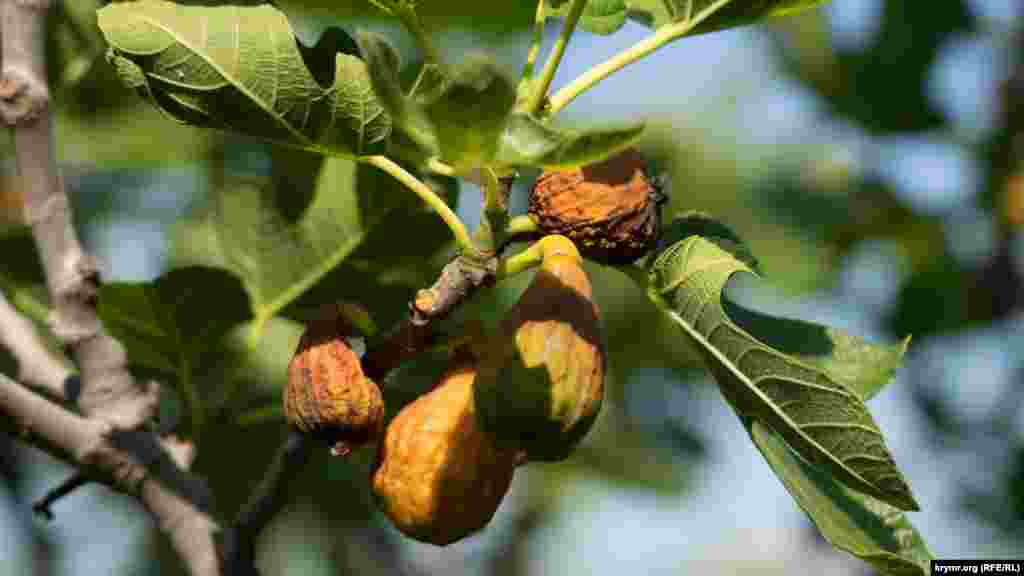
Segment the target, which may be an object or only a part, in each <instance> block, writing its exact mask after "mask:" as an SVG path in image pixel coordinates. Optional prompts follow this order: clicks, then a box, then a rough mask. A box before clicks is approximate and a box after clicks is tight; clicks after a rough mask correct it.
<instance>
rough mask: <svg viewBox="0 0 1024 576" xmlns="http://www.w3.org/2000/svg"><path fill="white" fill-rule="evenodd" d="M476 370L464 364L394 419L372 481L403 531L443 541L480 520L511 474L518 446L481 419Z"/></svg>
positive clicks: (496, 503)
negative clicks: (500, 438)
mask: <svg viewBox="0 0 1024 576" xmlns="http://www.w3.org/2000/svg"><path fill="white" fill-rule="evenodd" d="M475 375H476V373H475V371H474V369H473V368H472V366H471V365H468V364H466V365H463V366H462V367H460V368H456V369H454V370H452V371H449V372H448V373H446V374H445V375H444V376H443V377H442V378H441V380H440V382H439V383H438V384H437V385H436V386H435V387H434V389H433V390H431V391H430V392H428V393H426V394H424V395H423V396H420V397H419V398H417V399H416V400H414V401H412V402H411V403H409V404H408V405H406V406H405V407H404V408H402V410H401V411H399V413H398V415H396V416H395V418H394V419H393V420H392V421H391V423H390V424H389V425H388V427H387V431H386V432H385V434H384V440H383V441H382V442H381V443H380V447H379V451H378V454H377V462H376V465H375V466H374V471H373V477H372V485H373V492H374V494H375V495H376V497H377V502H378V504H379V506H380V507H381V509H382V510H383V511H384V513H385V514H386V515H387V516H388V518H390V519H391V521H392V523H393V524H394V525H395V526H396V527H397V528H398V529H399V530H401V531H402V532H403V533H404V534H406V535H408V536H410V537H412V538H415V539H417V540H420V541H423V542H429V543H432V544H437V545H439V546H443V545H446V544H450V543H452V542H455V541H457V540H460V539H462V538H464V537H466V536H468V535H469V534H472V533H473V532H476V531H477V530H480V529H481V528H483V527H484V526H485V525H486V524H487V523H488V522H489V521H490V520H491V518H492V517H493V516H494V513H495V511H496V510H497V509H498V506H499V505H500V504H501V500H502V498H504V496H505V493H506V492H507V491H508V487H509V484H510V483H511V482H512V475H513V472H514V471H515V468H516V464H517V455H516V454H515V453H514V452H508V451H503V450H499V449H498V448H497V447H496V446H495V444H494V441H493V439H492V438H490V437H489V436H488V435H487V434H485V433H484V432H483V431H482V430H481V429H480V427H479V426H478V425H477V421H476V417H475V415H474V406H473V381H474V378H475Z"/></svg>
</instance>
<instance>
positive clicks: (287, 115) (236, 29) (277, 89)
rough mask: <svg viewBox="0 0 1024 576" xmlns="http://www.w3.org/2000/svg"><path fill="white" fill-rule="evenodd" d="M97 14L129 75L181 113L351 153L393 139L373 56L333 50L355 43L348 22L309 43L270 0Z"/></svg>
mask: <svg viewBox="0 0 1024 576" xmlns="http://www.w3.org/2000/svg"><path fill="white" fill-rule="evenodd" d="M97 18H98V24H99V28H100V30H101V31H102V32H103V35H104V36H105V37H106V40H107V42H108V43H109V44H110V48H109V50H108V52H107V59H108V61H109V62H110V63H111V65H112V66H113V67H114V68H115V69H116V70H117V72H118V75H119V76H120V77H121V78H122V80H123V81H124V83H125V84H126V85H127V86H129V87H131V88H134V89H135V90H136V91H137V92H138V93H139V94H140V95H141V96H142V97H143V98H145V99H146V100H148V101H149V102H150V103H152V104H153V105H155V106H156V107H157V108H158V109H159V110H161V111H162V112H163V113H165V114H166V115H167V116H169V117H170V118H172V119H173V120H175V121H177V122H180V123H183V124H190V125H193V126H199V127H205V128H214V129H218V130H225V131H232V132H238V133H242V134H247V135H250V136H255V137H258V138H263V139H266V140H270V141H273V142H275V143H278V144H282V145H287V146H293V147H297V148H303V149H307V150H314V151H319V152H322V153H328V154H336V155H342V156H349V157H353V156H363V155H371V154H378V153H380V152H382V151H384V149H385V148H386V146H387V142H388V138H389V135H390V134H391V119H390V117H389V116H388V115H387V114H386V113H385V112H384V108H383V107H382V106H381V104H380V103H379V102H378V101H377V100H376V98H375V96H374V91H373V89H372V87H371V84H370V78H369V75H368V73H367V69H366V65H365V64H364V63H363V61H362V60H360V59H359V58H358V57H357V56H354V55H352V54H347V53H343V52H341V51H335V52H334V53H333V57H331V56H332V54H327V55H326V57H325V54H324V52H327V51H333V50H331V49H332V48H333V49H334V50H339V49H340V48H341V47H343V46H344V45H345V43H344V42H339V41H338V36H339V35H342V36H345V35H344V33H342V32H340V31H334V32H332V33H330V34H325V36H324V37H323V38H322V42H321V43H320V44H318V46H317V47H315V48H312V49H306V48H305V47H303V46H302V45H301V44H299V42H298V41H297V40H296V38H295V34H294V32H293V31H292V28H291V26H290V25H289V23H288V19H287V18H286V17H285V15H284V13H282V12H281V11H280V10H278V9H277V8H275V7H273V6H271V5H270V4H261V5H257V6H230V5H224V6H185V5H181V4H176V3H172V2H165V1H162V0H139V1H138V2H124V3H115V4H111V5H109V6H106V7H104V8H102V9H101V10H99V11H98V12H97ZM307 57H308V58H307ZM307 60H308V62H307ZM309 65H312V66H313V68H312V69H311V68H309V67H308V66H309ZM321 82H323V83H324V85H322V84H321Z"/></svg>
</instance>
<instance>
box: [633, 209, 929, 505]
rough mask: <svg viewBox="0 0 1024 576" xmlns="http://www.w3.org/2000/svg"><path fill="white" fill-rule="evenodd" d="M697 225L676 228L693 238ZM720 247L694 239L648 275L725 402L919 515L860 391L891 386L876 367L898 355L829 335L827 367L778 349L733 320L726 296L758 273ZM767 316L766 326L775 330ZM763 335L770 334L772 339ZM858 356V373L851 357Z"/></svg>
mask: <svg viewBox="0 0 1024 576" xmlns="http://www.w3.org/2000/svg"><path fill="white" fill-rule="evenodd" d="M688 224H689V219H688V218H681V219H678V220H676V221H675V222H673V224H672V226H670V228H671V229H676V230H679V229H685V228H686V227H687V226H688ZM715 240H717V238H714V237H711V238H705V237H702V236H696V235H693V236H687V237H684V238H683V239H682V240H678V241H676V242H675V243H674V244H672V245H670V246H668V247H666V248H664V249H663V250H662V251H661V253H660V254H659V255H658V256H657V258H655V259H654V260H653V262H652V263H651V264H650V266H649V268H648V278H649V279H648V281H649V286H648V294H649V296H650V297H651V299H652V300H653V301H654V302H655V303H656V304H658V305H659V306H660V307H661V308H662V309H663V311H664V312H665V313H666V314H668V316H669V317H670V318H671V319H672V320H673V321H674V322H675V324H676V325H677V326H679V327H680V328H681V329H682V331H683V334H684V335H685V337H686V338H687V339H688V340H689V341H691V342H692V343H693V344H694V345H695V347H696V348H697V349H698V350H699V351H700V352H701V354H702V356H703V358H704V360H705V364H706V366H707V367H708V369H709V370H710V371H711V373H712V374H713V375H714V376H715V379H716V380H717V382H718V384H719V389H720V390H721V391H722V395H723V396H724V397H725V398H726V400H727V401H728V402H729V403H730V405H731V406H732V407H733V409H734V410H736V412H737V413H738V414H740V415H741V416H743V417H745V418H750V419H753V420H757V421H760V422H763V423H764V424H766V425H767V426H769V427H770V428H772V429H773V430H775V431H776V432H777V433H778V434H780V435H781V436H782V437H783V438H785V440H786V442H787V443H788V444H789V445H790V446H791V447H792V448H793V449H794V450H795V451H796V452H797V453H798V454H799V455H800V457H802V458H804V459H805V460H807V461H808V462H810V463H812V464H814V465H816V466H819V467H822V468H823V469H826V470H828V471H829V472H830V473H831V474H832V475H833V476H835V477H836V478H837V479H838V480H839V481H841V482H843V483H844V484H846V485H848V486H850V487H851V488H854V489H856V490H858V491H861V492H864V493H866V494H868V495H871V496H873V497H875V498H878V499H880V500H883V501H885V502H888V503H890V504H892V505H893V506H896V507H898V508H900V509H903V510H917V509H918V505H917V502H916V501H915V500H914V497H913V495H912V494H911V491H910V487H909V486H908V485H907V483H906V481H905V480H904V479H903V476H902V474H900V472H899V470H898V469H897V468H896V464H895V462H894V461H893V459H892V456H891V455H890V453H889V451H888V448H887V447H886V446H885V442H884V439H883V437H882V433H881V431H880V430H879V429H878V426H877V425H876V424H875V421H874V419H873V418H872V417H871V414H870V413H869V412H868V410H867V407H866V406H865V405H864V402H863V399H862V396H861V395H860V393H859V392H857V391H855V390H859V389H860V388H859V387H864V388H873V387H875V386H876V384H875V383H876V382H877V381H878V380H883V381H887V380H888V376H889V374H891V370H890V369H888V368H883V369H881V373H879V370H878V369H877V368H875V367H874V366H873V365H872V364H871V363H870V362H868V361H866V360H867V359H868V358H869V357H870V355H871V354H877V355H881V356H884V355H886V354H889V353H890V352H887V351H886V350H885V349H884V348H871V347H870V345H867V344H865V343H863V342H859V341H857V340H854V339H851V338H847V337H842V338H837V337H835V334H837V333H836V332H832V333H829V332H828V331H824V330H823V331H822V333H821V334H818V336H819V337H820V338H821V339H822V343H823V345H824V346H825V349H824V354H819V356H824V357H825V359H824V360H821V361H818V362H813V361H808V360H807V356H811V354H809V351H808V350H805V351H804V354H803V355H800V354H797V355H791V354H787V353H785V352H784V351H780V350H778V349H776V348H773V347H772V346H770V345H769V344H767V343H766V342H764V341H762V340H760V339H758V338H757V337H755V336H754V335H752V334H750V333H749V332H747V331H746V330H745V329H744V328H743V327H742V326H741V324H744V323H746V324H748V325H749V322H745V321H744V320H741V322H740V323H739V324H738V323H737V322H736V321H735V320H734V319H733V318H732V317H730V315H729V308H728V307H727V306H728V305H725V304H723V299H722V292H723V289H724V288H725V286H726V283H727V282H728V281H729V279H730V278H731V277H732V276H733V275H734V274H737V273H740V272H745V273H750V274H753V273H754V272H753V270H752V269H751V267H750V266H748V265H747V264H746V263H745V262H744V261H743V260H742V259H740V258H739V256H738V254H737V253H735V252H733V251H730V250H729V248H728V246H729V245H728V244H727V243H725V242H721V243H716V241H715ZM767 318H768V317H767V316H761V317H759V318H758V320H759V321H760V322H762V323H764V322H767V321H768V320H766V319H767ZM762 331H763V330H762ZM858 346H860V347H863V346H867V347H868V348H867V350H868V352H864V351H861V352H860V353H859V356H858V355H854V356H853V358H856V360H855V361H854V362H853V364H852V367H851V365H850V362H849V361H847V362H846V364H845V365H844V364H842V360H843V359H846V360H849V358H847V357H846V356H845V354H846V353H847V352H849V351H851V350H854V349H855V348H856V347H858Z"/></svg>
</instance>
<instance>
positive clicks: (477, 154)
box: [416, 54, 516, 171]
mask: <svg viewBox="0 0 1024 576" xmlns="http://www.w3.org/2000/svg"><path fill="white" fill-rule="evenodd" d="M416 100H417V102H418V103H419V104H420V105H421V106H422V107H423V110H424V111H425V113H426V114H427V116H428V117H429V118H430V122H431V123H432V124H433V125H434V130H435V131H436V133H437V137H438V143H439V144H440V147H441V159H442V160H444V161H445V162H447V163H448V164H450V165H452V166H453V167H454V168H455V169H456V170H457V171H466V170H471V169H473V168H476V167H478V166H485V165H490V164H491V163H492V161H493V159H494V156H495V153H496V152H497V150H498V146H499V140H500V138H501V135H502V131H503V129H504V127H505V121H506V118H507V117H508V115H509V113H510V112H511V111H512V107H513V106H514V105H515V102H516V86H515V83H514V82H512V79H511V78H509V77H508V75H507V74H505V72H504V71H503V70H502V69H501V68H500V67H499V66H498V64H497V63H496V62H495V61H494V60H493V59H492V58H491V57H489V56H486V55H483V54H470V55H468V56H467V57H466V58H464V59H463V60H462V61H461V62H460V63H459V64H457V65H455V66H453V67H451V68H449V69H448V70H446V71H445V73H444V78H443V80H442V81H440V82H437V83H436V85H434V86H432V87H430V88H429V89H427V90H425V91H423V92H422V93H421V95H419V96H418V97H417V98H416Z"/></svg>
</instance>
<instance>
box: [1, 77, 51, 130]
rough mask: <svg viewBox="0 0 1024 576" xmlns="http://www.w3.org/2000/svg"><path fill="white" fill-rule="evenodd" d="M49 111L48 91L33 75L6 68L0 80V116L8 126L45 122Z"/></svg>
mask: <svg viewBox="0 0 1024 576" xmlns="http://www.w3.org/2000/svg"><path fill="white" fill-rule="evenodd" d="M49 110H50V91H49V89H48V88H47V87H46V85H45V84H42V83H40V82H39V81H38V80H37V79H36V78H35V76H34V75H32V74H29V73H26V72H25V71H24V70H21V69H20V68H16V67H14V66H8V67H6V68H5V69H4V72H3V77H2V78H0V116H2V117H3V119H4V122H6V123H7V124H8V125H9V126H25V125H28V124H32V123H34V122H38V121H40V120H45V119H47V118H48V116H47V114H48V113H49Z"/></svg>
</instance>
